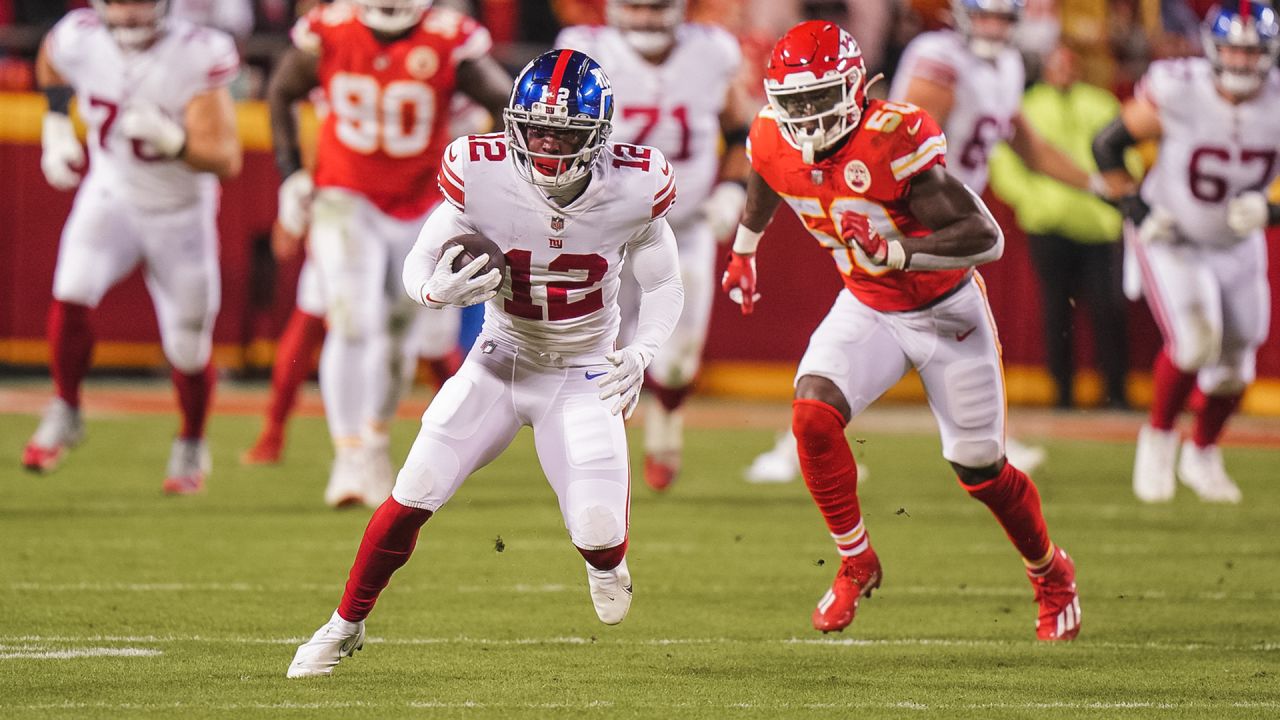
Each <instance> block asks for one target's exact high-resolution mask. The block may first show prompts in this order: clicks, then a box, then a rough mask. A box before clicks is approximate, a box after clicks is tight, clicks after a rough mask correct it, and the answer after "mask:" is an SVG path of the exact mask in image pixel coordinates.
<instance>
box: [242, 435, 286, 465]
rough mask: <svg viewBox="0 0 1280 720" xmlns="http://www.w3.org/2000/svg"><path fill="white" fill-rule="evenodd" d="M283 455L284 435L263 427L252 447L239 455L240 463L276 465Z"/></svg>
mask: <svg viewBox="0 0 1280 720" xmlns="http://www.w3.org/2000/svg"><path fill="white" fill-rule="evenodd" d="M283 455H284V436H283V435H281V434H280V432H279V431H273V430H271V429H270V428H266V429H263V431H262V434H261V435H259V436H258V441H257V442H255V443H254V444H253V447H251V448H249V449H248V450H245V451H244V452H243V453H242V454H241V455H240V464H241V465H276V464H279V462H280V458H281V457H282V456H283Z"/></svg>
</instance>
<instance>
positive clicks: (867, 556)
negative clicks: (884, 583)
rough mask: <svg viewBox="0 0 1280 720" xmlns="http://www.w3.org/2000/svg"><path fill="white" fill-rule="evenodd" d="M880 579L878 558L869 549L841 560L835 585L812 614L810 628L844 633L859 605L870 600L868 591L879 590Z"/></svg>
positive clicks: (833, 584)
mask: <svg viewBox="0 0 1280 720" xmlns="http://www.w3.org/2000/svg"><path fill="white" fill-rule="evenodd" d="M882 577H883V574H882V573H881V572H880V558H878V557H876V551H875V550H872V549H871V548H867V549H866V551H865V552H863V553H862V554H860V555H855V556H853V557H847V558H844V559H843V560H841V561H840V572H838V573H836V579H835V582H833V583H831V589H830V590H828V591H827V594H826V595H823V596H822V599H821V600H819V601H818V607H817V608H816V609H815V610H814V611H813V628H814V629H815V630H821V631H822V632H824V633H829V632H840V631H841V630H844V629H845V628H846V627H848V626H849V623H851V622H853V616H854V614H855V613H857V612H858V602H859V601H861V600H862V598H864V597H871V591H872V590H875V589H876V588H878V587H880V580H881V579H882Z"/></svg>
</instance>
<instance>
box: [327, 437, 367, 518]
mask: <svg viewBox="0 0 1280 720" xmlns="http://www.w3.org/2000/svg"><path fill="white" fill-rule="evenodd" d="M364 493H365V453H364V449H363V448H359V447H339V448H338V450H337V454H336V455H335V456H334V458H333V468H332V469H331V470H330V471H329V485H328V486H327V487H325V489H324V502H325V504H326V505H328V506H329V507H333V508H344V507H351V506H353V505H359V504H360V503H362V502H364Z"/></svg>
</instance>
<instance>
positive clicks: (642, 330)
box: [288, 50, 684, 677]
mask: <svg viewBox="0 0 1280 720" xmlns="http://www.w3.org/2000/svg"><path fill="white" fill-rule="evenodd" d="M612 94H613V93H612V90H611V88H610V87H609V81H608V79H607V77H606V76H605V74H604V72H603V71H602V70H601V69H600V66H599V65H598V64H596V62H595V61H593V60H592V59H591V58H589V57H587V56H586V55H585V54H583V53H580V52H576V51H573V50H552V51H549V52H547V53H544V54H543V55H541V56H539V57H538V58H536V59H535V60H534V61H533V62H531V63H530V64H529V65H528V66H527V67H526V68H525V69H524V71H522V72H521V74H520V76H519V78H518V79H517V80H516V85H515V89H514V91H513V92H512V95H511V102H510V105H509V107H508V109H507V111H506V112H505V114H504V115H505V118H504V119H505V124H506V135H505V137H504V136H503V135H501V134H493V135H472V136H469V137H464V138H459V139H457V140H455V141H454V142H453V143H452V144H451V145H450V146H449V148H448V149H447V150H446V152H445V160H444V164H443V165H442V166H441V169H440V178H439V179H440V188H441V190H442V191H443V192H444V195H445V198H446V199H447V200H448V203H446V204H443V205H441V206H440V207H439V208H438V209H437V210H436V211H435V212H433V213H432V214H431V216H430V217H429V218H428V219H427V223H426V225H424V226H423V228H422V233H421V235H420V236H419V238H418V243H417V245H416V246H415V247H414V249H413V251H412V252H411V253H410V255H409V258H408V260H407V261H406V262H405V267H404V284H405V289H406V290H407V291H408V293H409V295H410V296H412V297H413V298H414V299H415V300H417V301H418V302H420V303H422V304H423V305H426V306H427V307H429V308H437V309H438V308H444V307H451V306H453V307H457V306H467V305H472V304H475V303H478V302H486V305H485V321H484V330H483V332H482V333H481V335H480V337H479V338H478V339H477V341H476V344H475V345H474V347H473V348H472V350H471V353H470V354H469V355H468V357H467V359H466V361H465V362H464V363H463V365H462V368H461V369H459V370H458V373H457V374H456V375H454V376H453V377H452V378H450V379H449V381H448V382H446V383H445V385H444V387H443V388H442V389H441V391H440V393H439V394H438V395H436V397H435V399H433V400H432V402H431V405H430V407H428V408H427V412H426V413H425V414H424V415H423V417H422V429H421V430H420V431H419V433H418V438H417V440H415V441H414V445H413V449H412V450H410V451H409V457H408V459H407V460H406V461H405V465H404V468H403V469H401V471H400V475H399V478H398V479H397V480H396V485H395V489H394V490H393V491H392V494H391V497H390V498H389V499H388V500H387V501H386V502H385V503H383V505H382V506H381V507H379V508H378V510H377V511H375V512H374V514H373V518H372V519H371V520H370V521H369V526H368V528H367V529H366V530H365V534H364V539H363V541H362V542H361V544H360V549H359V551H358V552H357V554H356V560H355V564H354V565H353V567H352V569H351V573H350V576H349V578H348V580H347V585H346V590H345V592H344V593H343V596H342V602H341V604H340V605H339V606H338V609H337V610H336V611H335V612H334V614H333V616H332V618H331V619H330V620H329V622H328V623H326V624H325V625H323V626H322V627H321V628H320V629H319V630H318V631H316V633H315V634H314V635H313V636H312V638H311V639H310V640H309V641H307V642H306V643H304V644H303V645H302V646H301V647H299V648H298V651H297V654H296V655H295V656H294V659H293V663H292V664H291V665H290V666H289V670H288V676H289V677H308V676H316V675H328V674H329V673H331V672H332V671H333V668H334V666H336V665H337V663H338V661H339V660H340V659H341V658H342V657H345V656H349V655H351V654H352V653H353V652H355V650H357V649H359V648H360V647H361V645H362V644H363V641H364V619H365V618H366V617H367V616H368V614H369V612H370V610H371V609H372V608H373V604H374V602H375V601H376V600H377V597H378V594H379V593H380V592H381V591H382V589H383V588H384V587H386V585H387V582H388V581H389V580H390V578H391V574H392V573H393V572H395V570H396V569H397V568H399V567H401V566H402V565H403V564H404V563H405V562H406V561H407V560H408V559H409V554H410V553H411V552H412V550H413V546H414V544H415V542H416V539H417V536H418V531H419V529H420V528H421V527H422V525H423V523H425V522H426V521H427V519H428V518H430V517H431V515H432V514H433V513H435V512H437V511H438V510H439V509H440V507H441V506H442V505H444V504H445V502H447V501H448V500H449V498H450V497H451V496H452V495H453V493H454V492H455V491H456V490H457V489H458V487H459V486H460V485H461V484H462V482H463V481H464V480H465V479H466V478H467V476H468V475H470V474H471V473H472V472H474V471H475V470H477V469H478V468H480V467H483V466H484V465H485V464H487V463H488V462H489V461H491V460H492V459H493V458H495V457H496V456H497V455H498V454H499V453H501V452H502V450H503V449H504V448H505V447H506V446H507V445H508V444H509V443H510V442H511V440H512V439H513V438H514V437H515V434H516V432H517V431H518V430H519V429H520V428H521V427H522V426H524V425H530V426H532V427H533V434H534V443H535V446H536V448H537V452H538V457H539V460H540V461H541V463H542V469H543V471H544V472H545V473H546V476H547V479H548V480H549V481H550V483H551V486H552V488H553V489H554V490H555V492H556V496H557V497H558V498H559V501H560V511H561V514H562V515H563V517H564V523H565V527H566V528H567V529H568V531H569V538H570V540H571V541H572V542H573V544H574V546H575V547H576V548H577V549H578V552H580V553H581V554H582V556H583V557H584V558H585V559H586V564H587V578H588V584H589V587H590V590H591V599H592V602H593V604H594V605H595V610H596V614H597V616H598V617H599V618H600V620H601V622H604V623H606V624H610V625H613V624H617V623H619V622H622V620H623V618H625V617H626V614H627V610H628V608H629V607H630V605H631V575H630V572H629V571H628V569H627V563H626V560H625V555H626V549H627V526H628V508H629V503H630V481H629V469H628V463H627V438H626V431H625V429H624V427H623V419H624V418H625V417H627V416H629V415H630V414H631V411H632V410H633V409H634V408H635V405H636V403H637V401H638V400H639V396H640V387H641V384H642V383H643V381H644V372H645V368H646V366H648V364H649V362H650V361H651V360H652V359H653V357H654V355H655V353H657V351H658V348H659V347H661V346H662V344H663V343H664V342H666V340H667V337H668V336H669V335H670V334H671V329H672V328H673V327H674V326H675V323H676V320H677V318H679V316H680V310H681V305H682V304H683V298H684V291H683V289H682V288H681V284H680V268H679V264H678V256H677V251H676V243H675V237H674V235H673V234H672V232H671V228H670V226H668V224H667V221H666V219H665V217H666V214H667V211H668V210H669V209H670V208H671V204H672V202H673V201H674V199H675V178H674V172H673V170H672V168H671V166H670V164H669V163H668V162H667V161H666V159H665V158H664V157H663V156H662V153H661V152H659V151H658V150H655V149H653V148H649V147H643V146H637V145H623V144H615V143H607V142H606V140H607V138H608V135H609V131H610V129H611V128H610V118H611V116H612V114H613V99H612ZM471 233H479V234H481V235H483V236H485V237H486V238H489V239H491V240H492V241H493V242H494V243H496V244H497V246H498V248H499V249H500V250H501V251H502V252H503V254H504V256H505V260H506V272H505V278H504V276H503V273H502V272H500V271H499V270H498V269H496V268H495V269H492V270H490V271H488V272H480V269H481V268H482V267H483V266H484V265H485V263H486V261H487V260H488V256H487V255H484V254H482V255H480V256H479V257H476V258H475V259H473V260H472V261H471V262H470V263H467V264H465V265H462V267H460V268H457V269H456V270H455V263H454V261H455V260H456V259H458V256H459V254H460V253H461V252H462V247H461V246H459V245H452V246H449V247H447V248H446V247H445V243H446V241H448V240H449V239H451V238H455V237H457V236H459V235H463V234H471ZM624 260H625V261H626V263H627V264H629V265H632V266H633V274H634V275H635V277H636V280H637V281H638V282H639V283H640V287H641V289H642V291H643V293H644V294H643V296H642V298H641V301H640V318H639V323H638V327H637V329H636V334H635V338H634V339H633V340H632V342H631V343H630V344H628V345H626V346H624V347H622V348H621V349H615V348H616V345H615V339H616V337H617V334H618V326H619V315H620V313H619V308H618V302H617V299H618V290H619V286H620V285H621V282H620V275H621V270H622V265H623V261H624Z"/></svg>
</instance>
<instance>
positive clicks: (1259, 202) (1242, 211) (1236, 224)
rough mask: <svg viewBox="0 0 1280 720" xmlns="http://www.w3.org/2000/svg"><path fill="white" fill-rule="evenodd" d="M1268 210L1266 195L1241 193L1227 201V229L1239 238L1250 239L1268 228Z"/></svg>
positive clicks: (1254, 192)
mask: <svg viewBox="0 0 1280 720" xmlns="http://www.w3.org/2000/svg"><path fill="white" fill-rule="evenodd" d="M1268 210H1269V209H1268V208H1267V196H1266V195H1263V194H1262V193H1260V192H1256V191H1250V192H1244V193H1240V194H1239V195H1237V196H1236V197H1233V198H1231V200H1229V201H1227V227H1229V228H1231V232H1233V233H1235V234H1236V235H1237V236H1238V237H1248V236H1249V235H1252V234H1253V233H1255V232H1257V231H1259V230H1261V229H1262V228H1264V227H1266V226H1267V217H1268V215H1270V213H1269V211H1268Z"/></svg>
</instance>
